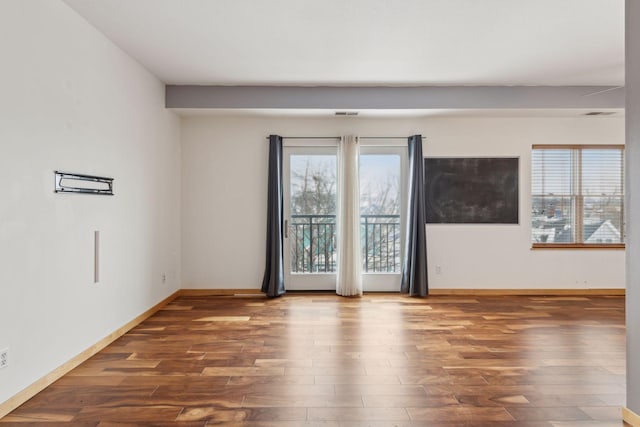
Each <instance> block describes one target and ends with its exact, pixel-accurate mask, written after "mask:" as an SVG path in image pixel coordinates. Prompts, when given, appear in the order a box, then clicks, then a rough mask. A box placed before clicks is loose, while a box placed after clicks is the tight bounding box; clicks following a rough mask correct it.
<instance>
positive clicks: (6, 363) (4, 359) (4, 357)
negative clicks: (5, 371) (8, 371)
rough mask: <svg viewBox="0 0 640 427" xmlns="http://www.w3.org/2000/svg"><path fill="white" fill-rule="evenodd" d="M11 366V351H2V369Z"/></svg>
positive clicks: (0, 366)
mask: <svg viewBox="0 0 640 427" xmlns="http://www.w3.org/2000/svg"><path fill="white" fill-rule="evenodd" d="M7 366H9V349H8V348H5V349H4V350H2V351H0V369H2V368H6V367H7Z"/></svg>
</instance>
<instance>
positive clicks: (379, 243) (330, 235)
mask: <svg viewBox="0 0 640 427" xmlns="http://www.w3.org/2000/svg"><path fill="white" fill-rule="evenodd" d="M360 227H361V228H360V233H361V234H360V235H361V239H362V240H361V244H362V269H363V271H364V272H367V273H393V272H400V242H401V238H400V233H401V231H400V215H361V216H360ZM288 231H289V239H291V272H293V273H333V272H335V271H336V259H337V255H336V249H337V247H336V216H335V215H291V222H290V224H289V230H288Z"/></svg>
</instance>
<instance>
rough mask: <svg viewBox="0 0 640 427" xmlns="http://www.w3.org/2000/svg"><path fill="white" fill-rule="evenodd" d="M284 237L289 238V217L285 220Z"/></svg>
mask: <svg viewBox="0 0 640 427" xmlns="http://www.w3.org/2000/svg"><path fill="white" fill-rule="evenodd" d="M284 238H285V239H288V238H289V220H288V219H285V220H284Z"/></svg>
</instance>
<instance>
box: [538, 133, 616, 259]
mask: <svg viewBox="0 0 640 427" xmlns="http://www.w3.org/2000/svg"><path fill="white" fill-rule="evenodd" d="M531 175H532V176H531V240H532V243H533V246H534V247H623V245H624V146H617V145H615V146H613V145H612V146H546V145H544V146H540V145H539V146H534V147H533V150H532V156H531Z"/></svg>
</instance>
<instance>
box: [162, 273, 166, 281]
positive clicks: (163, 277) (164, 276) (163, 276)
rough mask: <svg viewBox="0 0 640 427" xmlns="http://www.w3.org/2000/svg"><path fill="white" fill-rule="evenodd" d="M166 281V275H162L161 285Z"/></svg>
mask: <svg viewBox="0 0 640 427" xmlns="http://www.w3.org/2000/svg"><path fill="white" fill-rule="evenodd" d="M166 281H167V273H162V283H165V282H166Z"/></svg>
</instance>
